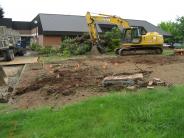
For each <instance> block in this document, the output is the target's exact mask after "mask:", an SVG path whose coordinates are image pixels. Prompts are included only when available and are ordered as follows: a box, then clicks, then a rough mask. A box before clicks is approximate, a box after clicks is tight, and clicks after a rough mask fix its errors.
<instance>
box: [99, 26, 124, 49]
mask: <svg viewBox="0 0 184 138" xmlns="http://www.w3.org/2000/svg"><path fill="white" fill-rule="evenodd" d="M121 37H122V34H121V31H120V30H119V28H117V27H115V28H113V29H112V31H108V32H105V34H104V35H102V36H101V39H102V44H103V45H104V46H105V47H106V48H107V51H108V52H112V51H114V50H115V49H116V48H117V47H119V46H120V44H121Z"/></svg>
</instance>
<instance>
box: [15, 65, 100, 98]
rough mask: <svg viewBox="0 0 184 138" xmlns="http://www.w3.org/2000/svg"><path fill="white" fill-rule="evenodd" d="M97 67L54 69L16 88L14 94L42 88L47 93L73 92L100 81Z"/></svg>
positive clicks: (67, 93)
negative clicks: (48, 73) (24, 85)
mask: <svg viewBox="0 0 184 138" xmlns="http://www.w3.org/2000/svg"><path fill="white" fill-rule="evenodd" d="M99 72H100V70H99V69H98V68H90V67H87V68H78V69H76V70H72V69H62V68H60V69H55V70H54V71H53V73H52V74H51V75H49V76H45V77H43V78H38V79H37V80H36V81H35V82H34V83H33V84H31V85H30V86H28V87H26V88H21V89H17V92H16V94H17V95H19V94H23V93H27V92H30V91H37V90H39V89H43V88H44V90H45V91H46V92H47V94H48V95H49V94H52V93H61V94H63V95H64V96H67V95H70V94H74V93H75V90H76V89H77V88H79V87H89V86H98V85H99V84H100V82H101V78H100V77H99V74H100V73H99Z"/></svg>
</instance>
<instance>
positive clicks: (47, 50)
mask: <svg viewBox="0 0 184 138" xmlns="http://www.w3.org/2000/svg"><path fill="white" fill-rule="evenodd" d="M30 48H31V50H33V51H37V52H38V53H39V54H41V55H45V56H52V55H55V54H59V52H60V51H59V49H57V48H53V47H52V46H47V47H42V46H41V45H39V44H36V43H33V44H32V45H31V47H30Z"/></svg>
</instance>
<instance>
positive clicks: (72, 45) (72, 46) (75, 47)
mask: <svg viewBox="0 0 184 138" xmlns="http://www.w3.org/2000/svg"><path fill="white" fill-rule="evenodd" d="M60 50H61V52H62V53H63V55H83V54H86V53H87V52H89V51H90V50H91V45H90V44H89V43H88V42H87V41H85V40H83V41H81V40H80V39H79V38H74V39H71V38H66V39H64V40H63V42H62V44H61V48H60Z"/></svg>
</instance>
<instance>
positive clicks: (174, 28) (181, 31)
mask: <svg viewBox="0 0 184 138" xmlns="http://www.w3.org/2000/svg"><path fill="white" fill-rule="evenodd" d="M158 26H159V27H160V28H161V29H163V30H164V31H166V32H169V33H171V34H172V37H171V38H167V39H166V41H167V42H183V41H184V16H182V17H179V18H177V20H176V21H174V22H172V21H168V22H161V23H160V24H159V25H158Z"/></svg>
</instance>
